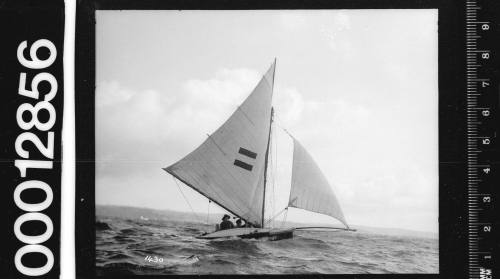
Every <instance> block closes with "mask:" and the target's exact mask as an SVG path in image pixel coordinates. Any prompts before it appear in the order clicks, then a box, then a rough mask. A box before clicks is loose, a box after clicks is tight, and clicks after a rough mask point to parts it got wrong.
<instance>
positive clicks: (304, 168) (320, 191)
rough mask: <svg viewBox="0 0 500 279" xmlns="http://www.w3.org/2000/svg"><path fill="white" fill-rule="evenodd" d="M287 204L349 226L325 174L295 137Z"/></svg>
mask: <svg viewBox="0 0 500 279" xmlns="http://www.w3.org/2000/svg"><path fill="white" fill-rule="evenodd" d="M292 138H293V137H292ZM288 206H290V207H295V208H301V209H305V210H309V211H312V212H317V213H321V214H325V215H328V216H332V217H334V218H336V219H338V220H339V221H340V222H342V224H344V225H345V226H346V227H347V228H349V226H348V225H347V222H346V220H345V218H344V214H343V213H342V209H341V208H340V205H339V202H338V201H337V197H335V194H334V193H333V190H332V188H331V187H330V184H329V183H328V181H327V179H326V177H325V175H324V174H323V173H322V172H321V170H320V169H319V167H318V165H317V164H316V163H315V162H314V160H313V158H312V157H311V155H309V153H307V151H306V150H305V149H304V147H302V145H301V144H300V143H299V142H298V141H297V140H296V139H295V138H293V163H292V187H291V189H290V200H289V202H288Z"/></svg>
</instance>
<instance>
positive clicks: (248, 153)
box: [238, 147, 257, 159]
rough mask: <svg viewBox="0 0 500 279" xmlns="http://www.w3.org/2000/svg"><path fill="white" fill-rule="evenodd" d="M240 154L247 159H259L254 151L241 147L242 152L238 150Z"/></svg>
mask: <svg viewBox="0 0 500 279" xmlns="http://www.w3.org/2000/svg"><path fill="white" fill-rule="evenodd" d="M238 153H240V154H242V155H245V156H247V157H250V158H252V159H255V158H257V153H255V152H252V151H250V150H248V149H245V148H243V147H240V150H238Z"/></svg>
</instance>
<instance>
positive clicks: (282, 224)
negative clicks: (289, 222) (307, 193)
mask: <svg viewBox="0 0 500 279" xmlns="http://www.w3.org/2000/svg"><path fill="white" fill-rule="evenodd" d="M287 216H288V206H287V207H285V214H284V215H283V221H281V227H283V226H284V225H285V222H286V217H287Z"/></svg>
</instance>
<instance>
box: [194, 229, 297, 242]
mask: <svg viewBox="0 0 500 279" xmlns="http://www.w3.org/2000/svg"><path fill="white" fill-rule="evenodd" d="M294 231H295V229H293V228H289V229H260V228H235V229H229V230H220V231H216V232H212V233H208V234H204V235H200V236H198V237H197V238H200V239H224V238H234V237H236V238H241V239H267V240H271V241H275V240H281V239H287V238H292V237H293V232H294Z"/></svg>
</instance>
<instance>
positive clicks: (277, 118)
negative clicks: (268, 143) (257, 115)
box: [275, 114, 294, 139]
mask: <svg viewBox="0 0 500 279" xmlns="http://www.w3.org/2000/svg"><path fill="white" fill-rule="evenodd" d="M275 115H276V120H277V121H275V122H276V125H277V126H278V127H279V128H280V129H281V130H283V131H284V132H285V133H287V134H288V135H289V136H290V137H291V138H292V139H293V138H294V136H292V134H290V132H288V130H287V129H286V128H285V127H284V125H281V124H279V123H283V121H282V120H281V118H280V117H279V116H278V115H277V114H275ZM278 122H279V123H278Z"/></svg>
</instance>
